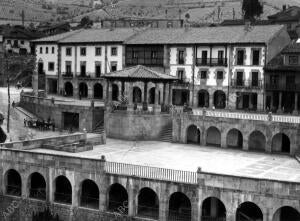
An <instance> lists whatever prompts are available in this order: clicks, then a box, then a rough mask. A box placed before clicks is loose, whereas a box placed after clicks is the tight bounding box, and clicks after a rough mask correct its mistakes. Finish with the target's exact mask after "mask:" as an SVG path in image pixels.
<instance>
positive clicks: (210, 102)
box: [209, 94, 214, 108]
mask: <svg viewBox="0 0 300 221" xmlns="http://www.w3.org/2000/svg"><path fill="white" fill-rule="evenodd" d="M213 106H214V94H210V95H209V108H213Z"/></svg>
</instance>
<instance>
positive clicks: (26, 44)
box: [4, 38, 31, 53]
mask: <svg viewBox="0 0 300 221" xmlns="http://www.w3.org/2000/svg"><path fill="white" fill-rule="evenodd" d="M9 40H10V41H11V43H10V44H9V43H8V41H9ZM15 40H16V41H18V48H14V47H12V46H13V45H14V41H15ZM22 41H23V44H21V42H22ZM4 44H5V49H6V50H13V51H14V52H16V53H19V49H20V48H25V49H26V50H27V53H31V47H30V41H28V40H20V39H14V38H6V39H5V42H4Z"/></svg>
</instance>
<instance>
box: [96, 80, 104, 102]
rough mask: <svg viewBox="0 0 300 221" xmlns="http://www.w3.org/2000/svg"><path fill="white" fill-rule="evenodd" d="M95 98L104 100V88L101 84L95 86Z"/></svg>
mask: <svg viewBox="0 0 300 221" xmlns="http://www.w3.org/2000/svg"><path fill="white" fill-rule="evenodd" d="M94 98H95V99H103V87H102V85H101V84H100V83H96V84H94Z"/></svg>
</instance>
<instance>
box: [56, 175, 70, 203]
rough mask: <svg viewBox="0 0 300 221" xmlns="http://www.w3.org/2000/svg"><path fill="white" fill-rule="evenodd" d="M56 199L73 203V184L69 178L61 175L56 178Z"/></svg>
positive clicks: (60, 201) (59, 201)
mask: <svg viewBox="0 0 300 221" xmlns="http://www.w3.org/2000/svg"><path fill="white" fill-rule="evenodd" d="M54 201H55V202H58V203H64V204H72V185H71V183H70V181H69V179H68V178H67V177H65V176H63V175H60V176H58V177H56V178H55V180H54Z"/></svg>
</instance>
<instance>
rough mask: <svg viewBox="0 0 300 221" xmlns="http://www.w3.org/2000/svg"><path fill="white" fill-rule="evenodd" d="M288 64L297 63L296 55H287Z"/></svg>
mask: <svg viewBox="0 0 300 221" xmlns="http://www.w3.org/2000/svg"><path fill="white" fill-rule="evenodd" d="M289 64H290V65H297V64H298V56H295V55H293V56H289Z"/></svg>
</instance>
